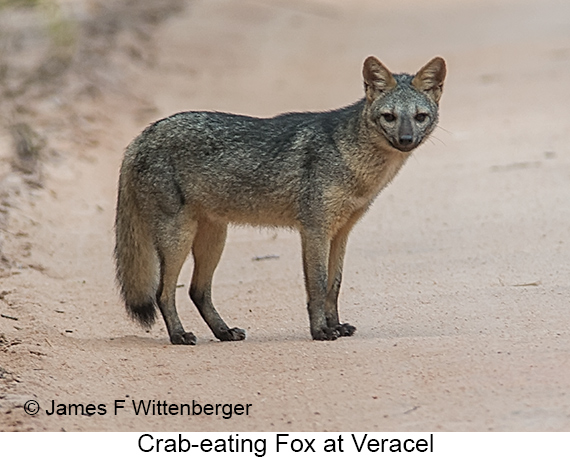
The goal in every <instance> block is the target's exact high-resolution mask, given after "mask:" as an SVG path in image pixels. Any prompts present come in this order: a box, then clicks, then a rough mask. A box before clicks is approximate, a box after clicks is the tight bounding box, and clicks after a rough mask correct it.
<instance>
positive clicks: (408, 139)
mask: <svg viewBox="0 0 570 457" xmlns="http://www.w3.org/2000/svg"><path fill="white" fill-rule="evenodd" d="M398 141H399V142H400V145H401V146H409V145H410V144H412V142H413V141H414V137H413V136H412V135H400V138H399V139H398Z"/></svg>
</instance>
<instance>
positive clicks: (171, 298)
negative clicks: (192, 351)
mask: <svg viewBox="0 0 570 457" xmlns="http://www.w3.org/2000/svg"><path fill="white" fill-rule="evenodd" d="M194 224H195V223H194ZM180 227H181V225H178V224H173V225H172V226H171V227H170V228H169V230H168V232H170V233H169V234H168V236H162V237H161V236H159V237H158V240H157V245H158V255H159V258H160V284H159V287H158V292H157V297H156V301H157V303H158V307H159V309H160V312H161V313H162V317H163V318H164V322H165V323H166V328H167V330H168V335H169V336H170V342H171V343H172V344H187V345H195V344H196V337H195V336H194V334H193V333H191V332H186V331H185V330H184V327H183V326H182V323H181V322H180V318H179V317H178V312H177V311H176V301H175V299H176V283H177V281H178V276H179V274H180V269H181V268H182V265H183V264H184V261H185V260H186V257H188V253H189V252H190V247H191V245H192V236H193V233H194V230H192V228H190V229H188V227H185V228H184V229H182V230H180ZM163 235H165V234H163Z"/></svg>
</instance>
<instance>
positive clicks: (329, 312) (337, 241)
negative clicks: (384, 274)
mask: <svg viewBox="0 0 570 457" xmlns="http://www.w3.org/2000/svg"><path fill="white" fill-rule="evenodd" d="M348 233H349V230H344V228H343V230H341V231H340V232H339V233H337V234H336V235H335V236H334V238H333V239H332V240H331V249H330V255H329V271H328V286H327V301H326V303H325V316H326V319H327V326H328V327H329V328H330V329H335V330H337V331H338V333H339V335H340V336H352V334H353V333H354V332H355V331H356V327H353V326H352V325H350V324H347V323H344V324H341V323H340V319H339V316H338V294H339V292H340V284H341V282H342V266H343V261H344V254H345V251H346V241H347V238H348Z"/></svg>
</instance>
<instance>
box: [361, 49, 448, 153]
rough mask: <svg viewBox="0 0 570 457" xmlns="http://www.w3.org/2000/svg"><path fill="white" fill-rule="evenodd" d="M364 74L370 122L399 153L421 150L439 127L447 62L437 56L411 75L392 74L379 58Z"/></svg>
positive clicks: (369, 60)
mask: <svg viewBox="0 0 570 457" xmlns="http://www.w3.org/2000/svg"><path fill="white" fill-rule="evenodd" d="M362 74H363V77H364V90H365V93H366V104H367V108H368V109H367V112H368V119H369V121H370V122H371V123H372V124H373V126H374V127H375V128H377V129H378V130H379V132H380V133H381V134H382V136H383V137H384V138H386V140H387V141H388V142H389V143H390V145H391V146H392V147H394V148H396V149H398V150H399V151H402V152H409V151H411V150H412V149H414V148H416V147H418V146H419V145H420V144H421V143H422V142H423V141H424V140H425V139H426V138H427V137H428V136H429V134H430V133H431V132H432V131H433V130H434V129H435V126H436V125H437V120H438V107H439V99H440V98H441V93H442V91H443V81H444V79H445V75H446V67H445V61H444V60H443V59H442V58H441V57H435V58H434V59H432V60H430V61H429V62H428V63H427V64H426V65H425V66H423V67H422V68H421V70H420V71H418V72H417V73H416V74H415V75H408V74H405V73H402V74H392V73H391V72H390V70H388V69H387V68H386V67H385V66H384V65H383V64H382V63H381V62H380V61H379V60H378V59H377V58H376V57H368V58H367V59H366V60H365V61H364V66H363V69H362Z"/></svg>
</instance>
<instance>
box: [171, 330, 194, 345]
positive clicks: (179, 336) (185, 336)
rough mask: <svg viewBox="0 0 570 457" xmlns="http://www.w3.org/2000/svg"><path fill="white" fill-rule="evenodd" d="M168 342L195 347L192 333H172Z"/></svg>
mask: <svg viewBox="0 0 570 457" xmlns="http://www.w3.org/2000/svg"><path fill="white" fill-rule="evenodd" d="M170 342H171V343H172V344H185V345H188V346H195V345H196V336H194V334H193V333H191V332H187V333H174V334H172V335H170Z"/></svg>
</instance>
